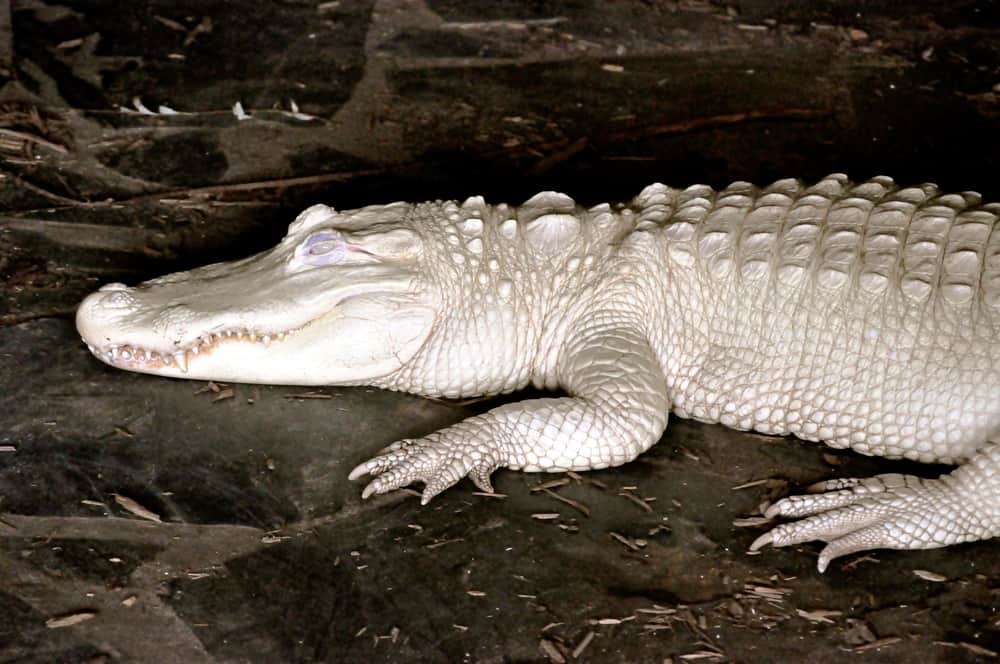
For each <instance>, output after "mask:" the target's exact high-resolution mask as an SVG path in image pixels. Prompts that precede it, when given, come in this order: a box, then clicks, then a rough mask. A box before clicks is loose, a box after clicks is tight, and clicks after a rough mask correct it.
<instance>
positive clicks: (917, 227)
mask: <svg viewBox="0 0 1000 664" xmlns="http://www.w3.org/2000/svg"><path fill="white" fill-rule="evenodd" d="M632 209H634V210H635V211H636V214H637V220H638V223H637V227H636V230H643V231H645V230H649V229H650V227H651V226H653V225H655V226H656V227H657V228H658V230H659V232H660V233H661V234H662V236H663V237H664V238H665V240H666V245H667V254H668V256H669V259H670V260H672V261H673V262H675V263H677V264H679V265H683V266H691V265H693V264H695V263H698V264H700V265H701V266H702V267H703V268H704V269H705V270H706V271H707V272H708V274H709V275H711V276H712V277H714V278H716V279H729V278H731V277H730V275H735V278H738V279H741V280H743V281H754V280H759V279H765V278H770V279H774V281H775V282H776V284H777V285H778V287H779V288H796V289H797V288H801V287H804V286H809V287H812V288H816V289H820V290H824V291H829V292H837V291H840V290H842V289H844V288H847V287H851V286H852V285H853V286H854V287H856V289H857V290H858V291H860V292H861V293H867V294H869V295H879V294H881V293H884V292H886V291H887V290H888V289H889V288H890V286H895V287H896V288H897V289H898V290H899V292H900V293H902V295H903V296H904V297H905V298H906V299H907V300H909V301H912V302H914V303H923V302H927V301H928V300H929V299H930V298H931V297H933V296H935V295H936V296H938V297H939V298H940V300H941V301H942V302H946V303H950V304H955V305H965V304H969V303H972V302H976V301H982V302H984V303H985V304H987V305H989V306H991V307H998V306H1000V231H998V229H997V226H998V224H997V219H998V216H1000V205H998V204H987V205H982V202H981V197H980V196H979V195H978V194H976V193H975V192H962V193H957V194H948V193H942V192H940V190H939V189H938V188H937V187H936V186H935V185H933V184H922V185H918V186H911V187H899V186H897V185H896V184H895V183H894V182H893V180H892V179H891V178H888V177H885V176H878V177H874V178H872V179H870V180H867V181H864V182H859V183H853V182H851V181H850V180H849V179H848V178H847V176H845V175H843V174H839V173H838V174H833V175H830V176H827V177H826V178H823V179H822V180H820V181H819V182H817V183H815V184H813V185H809V186H805V185H803V183H802V182H801V181H799V180H794V179H785V180H778V181H776V182H774V183H772V184H770V185H768V186H767V187H764V188H762V189H758V188H757V187H755V186H754V185H752V184H750V183H748V182H734V183H732V184H730V185H729V186H727V187H725V188H724V189H721V190H718V191H716V190H714V189H712V188H711V187H708V186H705V185H695V186H692V187H688V188H686V189H683V190H677V189H670V188H668V187H664V186H663V185H653V186H651V187H647V189H646V190H644V191H643V193H642V194H640V196H638V197H636V199H635V200H634V201H633V202H632Z"/></svg>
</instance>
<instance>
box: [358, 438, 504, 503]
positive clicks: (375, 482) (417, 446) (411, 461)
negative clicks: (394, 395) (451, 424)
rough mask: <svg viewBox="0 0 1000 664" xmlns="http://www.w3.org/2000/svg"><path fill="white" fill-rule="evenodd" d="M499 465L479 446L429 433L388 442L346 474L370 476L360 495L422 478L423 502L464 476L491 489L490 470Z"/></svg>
mask: <svg viewBox="0 0 1000 664" xmlns="http://www.w3.org/2000/svg"><path fill="white" fill-rule="evenodd" d="M498 466H499V464H498V463H497V462H496V461H495V460H493V459H492V458H489V457H488V455H484V454H483V453H482V451H481V450H480V449H478V448H470V447H465V448H464V449H463V446H461V445H456V444H455V443H454V442H452V441H449V440H447V439H445V438H444V437H442V436H440V435H436V434H432V435H431V436H428V437H426V438H416V439H404V440H400V441H397V442H395V443H393V444H392V445H389V446H388V447H386V448H385V449H383V450H382V451H381V452H379V454H378V455H377V456H376V457H374V458H372V459H370V460H368V461H365V462H364V463H362V464H359V465H358V466H357V467H355V468H354V470H352V471H351V473H350V475H349V476H348V478H349V479H351V480H356V479H359V478H361V477H363V476H365V475H368V476H369V477H371V478H372V480H371V481H370V482H369V483H368V485H367V486H366V487H365V489H364V491H363V492H362V493H361V497H362V499H364V498H368V497H369V496H372V495H375V494H380V493H387V492H389V491H393V490H395V489H399V488H402V487H404V486H407V485H409V484H412V483H414V482H423V484H424V490H423V493H422V494H421V499H420V503H421V504H422V505H426V504H427V503H429V502H430V501H431V499H432V498H434V496H436V495H437V494H439V493H441V492H442V491H444V490H445V489H447V488H448V487H450V486H452V485H453V484H455V483H457V482H458V481H459V480H461V479H462V478H463V477H465V476H468V477H469V478H470V479H471V480H472V481H473V482H474V483H475V485H476V486H477V487H478V488H479V489H480V490H482V491H485V492H487V493H493V486H492V484H490V474H492V472H493V471H494V470H496V469H497V467H498Z"/></svg>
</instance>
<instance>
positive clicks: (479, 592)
mask: <svg viewBox="0 0 1000 664" xmlns="http://www.w3.org/2000/svg"><path fill="white" fill-rule="evenodd" d="M465 594H466V595H468V596H469V597H486V593H484V592H483V591H482V590H466V591H465Z"/></svg>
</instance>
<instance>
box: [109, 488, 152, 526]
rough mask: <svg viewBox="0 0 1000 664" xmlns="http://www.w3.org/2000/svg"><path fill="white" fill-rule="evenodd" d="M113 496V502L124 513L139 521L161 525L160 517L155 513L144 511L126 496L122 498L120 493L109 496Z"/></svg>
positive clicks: (143, 508) (144, 509)
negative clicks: (133, 516)
mask: <svg viewBox="0 0 1000 664" xmlns="http://www.w3.org/2000/svg"><path fill="white" fill-rule="evenodd" d="M111 495H112V496H114V499H115V502H116V503H118V505H120V506H121V507H122V509H124V510H125V511H126V512H129V513H130V514H134V515H135V516H137V517H139V518H140V519H146V520H147V521H155V522H156V523H162V521H163V520H162V519H161V518H160V515H159V514H157V513H156V512H153V511H151V510H148V509H146V508H145V507H143V506H142V505H140V504H139V503H138V502H136V501H134V500H132V499H131V498H129V497H128V496H123V495H121V494H120V493H113V494H111Z"/></svg>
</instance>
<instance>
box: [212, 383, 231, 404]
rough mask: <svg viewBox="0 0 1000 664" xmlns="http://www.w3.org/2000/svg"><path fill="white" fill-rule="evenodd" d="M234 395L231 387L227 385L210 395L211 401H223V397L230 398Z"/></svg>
mask: <svg viewBox="0 0 1000 664" xmlns="http://www.w3.org/2000/svg"><path fill="white" fill-rule="evenodd" d="M235 395H236V392H234V391H233V388H231V387H227V388H225V389H222V390H219V392H218V394H216V395H215V396H214V397H212V402H213V403H214V402H216V401H224V400H225V399H232V398H233V397H234V396H235Z"/></svg>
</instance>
